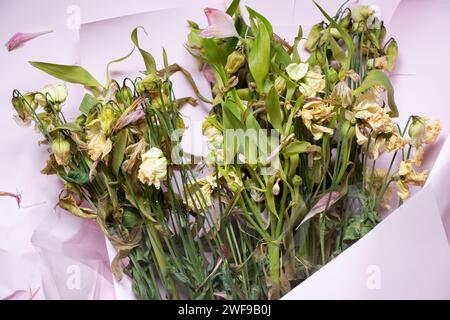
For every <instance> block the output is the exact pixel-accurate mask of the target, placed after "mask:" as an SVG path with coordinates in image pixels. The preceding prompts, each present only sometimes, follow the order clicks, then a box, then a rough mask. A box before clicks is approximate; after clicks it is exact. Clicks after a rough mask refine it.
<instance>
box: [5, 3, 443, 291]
mask: <svg viewBox="0 0 450 320" xmlns="http://www.w3.org/2000/svg"><path fill="white" fill-rule="evenodd" d="M318 7H319V6H318ZM319 10H321V11H322V13H323V14H324V17H325V18H326V21H325V22H324V21H322V22H320V23H318V24H316V25H314V26H313V27H312V29H311V31H310V33H309V35H308V37H307V39H306V41H303V40H304V39H303V34H302V29H301V27H300V28H299V32H298V35H297V37H296V38H295V40H294V43H293V44H292V45H291V44H289V43H288V42H287V41H285V40H284V39H282V38H280V37H279V36H277V35H276V34H275V33H274V31H273V28H272V25H271V24H270V22H269V21H268V20H267V19H266V18H265V17H263V16H262V15H261V14H259V13H258V12H256V11H254V10H252V9H251V8H247V11H248V14H249V21H250V23H249V24H247V23H246V22H245V20H244V18H243V17H242V15H241V13H240V11H239V1H236V0H235V1H233V2H232V3H231V5H230V7H229V8H228V10H227V12H226V13H225V12H221V11H219V10H216V9H205V13H206V15H207V18H208V27H207V28H206V29H203V30H202V29H200V28H199V26H198V25H197V24H196V23H195V22H192V21H190V22H189V25H190V29H191V31H190V33H189V35H188V42H187V45H186V48H187V49H188V50H189V52H190V53H191V54H192V55H193V56H194V57H196V58H197V59H198V61H199V64H200V67H201V70H202V71H203V72H204V74H205V76H206V77H207V79H208V80H209V81H210V82H211V91H212V96H213V101H209V100H208V99H206V98H205V97H203V96H202V95H201V94H200V92H199V90H198V89H197V87H196V85H195V83H194V82H193V80H192V77H191V75H190V74H189V73H188V72H187V71H186V70H185V69H183V68H182V67H181V66H179V65H177V64H173V65H169V64H168V61H167V57H166V56H165V53H163V56H164V68H163V69H161V70H158V69H157V68H156V64H155V60H154V58H153V57H152V55H151V54H150V53H149V52H147V51H145V50H144V49H142V48H141V47H140V46H139V42H138V30H139V28H136V29H135V30H133V32H132V34H131V40H132V42H133V44H134V48H133V50H132V51H131V52H130V54H128V55H127V56H125V57H122V58H119V59H117V60H114V61H112V62H110V63H109V64H108V66H107V68H106V69H107V71H106V73H107V81H106V84H105V85H101V84H100V83H99V82H98V81H97V80H96V79H95V78H94V77H93V76H92V75H91V74H90V73H89V72H88V71H86V70H85V69H83V68H82V67H80V66H67V65H56V64H50V63H43V62H32V63H31V64H32V65H33V66H34V67H37V68H39V69H41V70H43V71H44V72H47V73H48V74H50V75H53V76H55V77H56V78H58V79H61V80H63V81H66V82H70V83H78V84H81V85H83V86H84V87H85V89H86V92H87V93H86V94H85V96H84V98H83V100H82V102H81V104H80V107H79V110H80V115H79V116H78V117H77V118H76V119H74V120H70V121H68V120H66V118H65V116H64V112H63V111H64V108H65V106H64V104H65V101H66V97H67V89H66V87H65V85H63V84H57V85H51V86H47V87H45V88H43V89H42V90H40V91H37V92H28V93H25V94H21V93H20V92H19V91H17V90H16V91H14V93H13V99H12V104H13V106H14V108H15V110H16V111H17V120H18V121H20V122H21V123H25V124H28V123H30V122H33V123H34V124H35V126H36V129H37V130H38V131H39V132H40V133H41V134H42V135H43V137H44V140H43V142H42V143H43V144H46V145H48V150H49V153H50V158H49V160H48V161H47V166H46V167H45V168H44V169H43V170H42V173H43V174H55V175H57V176H58V177H59V178H60V179H61V181H62V182H63V184H64V187H63V191H62V192H61V194H60V195H59V202H58V204H59V206H60V207H61V208H63V209H65V210H67V211H69V212H70V213H72V214H74V215H76V216H78V217H81V218H87V219H96V221H97V222H98V224H99V225H100V227H101V228H102V230H103V231H104V233H105V235H106V236H107V237H108V238H109V239H110V241H111V242H112V244H113V245H114V246H115V248H116V249H117V256H116V257H115V259H114V260H113V262H112V271H113V273H114V275H115V277H116V278H118V279H120V278H121V277H122V274H123V272H126V273H127V274H128V275H130V276H131V278H132V283H133V290H134V292H135V293H136V295H137V296H138V297H139V298H141V299H164V298H168V299H178V298H189V299H264V298H271V299H273V298H278V297H280V296H281V295H282V294H284V293H286V292H287V291H289V290H290V288H291V287H292V286H293V285H296V284H298V283H300V282H301V281H303V280H304V279H305V278H307V277H308V276H309V275H310V274H311V273H313V272H314V271H316V270H317V269H319V268H320V267H321V266H322V265H324V264H325V263H327V262H328V261H329V260H330V259H332V258H333V257H334V256H336V255H337V254H339V253H340V252H342V250H344V249H345V248H346V247H348V246H349V245H351V244H352V243H353V242H355V241H356V240H358V239H359V238H361V237H362V236H364V234H366V233H367V232H368V231H369V230H370V229H371V228H373V227H374V226H375V225H376V224H377V223H378V222H379V220H380V215H379V213H380V212H381V210H382V208H383V207H387V206H389V205H390V204H391V203H392V201H391V200H390V199H391V197H392V196H393V194H394V193H393V192H392V190H391V188H392V187H393V186H395V187H396V190H397V194H398V197H399V199H400V202H401V201H404V200H405V199H406V198H407V197H408V192H409V186H411V185H414V186H421V185H423V183H424V181H425V179H426V177H427V172H426V171H425V170H424V171H420V172H419V167H420V165H421V159H422V155H423V146H424V144H430V143H433V142H434V141H435V140H436V137H437V135H438V134H439V131H440V126H439V122H433V123H431V122H429V120H428V119H426V118H424V117H418V116H411V117H410V118H409V121H408V123H407V124H406V126H405V127H404V128H400V127H399V126H398V124H397V123H396V122H395V121H394V118H395V117H396V116H398V111H397V107H396V105H395V102H394V90H393V88H392V85H391V83H390V82H389V79H388V76H387V73H388V72H390V71H392V69H393V68H394V65H395V60H396V57H397V44H396V42H395V40H393V39H390V40H388V41H387V42H385V41H384V37H385V33H386V30H385V28H384V26H383V23H382V22H381V21H379V20H378V18H377V17H376V16H375V14H374V11H373V10H372V9H371V8H370V7H367V6H362V7H356V8H354V9H351V10H350V9H348V8H345V9H344V7H341V8H340V9H339V10H338V12H337V13H336V15H335V16H334V17H330V16H329V15H328V14H327V13H325V12H324V11H323V10H322V9H321V8H320V7H319ZM300 45H303V46H304V48H305V49H306V50H307V51H309V53H310V54H309V57H308V58H307V59H306V60H302V59H301V58H300V54H299V50H298V48H299V46H300ZM135 50H136V51H138V52H139V53H140V54H141V56H142V58H143V61H144V65H145V74H144V75H143V76H142V77H137V78H136V79H134V80H132V79H129V78H126V79H125V80H123V81H122V83H119V82H117V81H115V80H111V79H110V78H109V71H108V69H109V65H110V64H111V63H118V62H121V61H124V60H125V59H126V58H128V57H129V56H130V55H131V54H132V53H133V52H134V51H135ZM175 72H182V73H183V74H184V75H185V76H186V77H187V79H188V81H189V83H190V84H191V85H192V87H193V89H194V92H195V93H196V94H197V98H198V99H201V100H203V101H205V102H210V103H211V104H212V109H211V112H210V115H209V116H208V117H207V119H205V121H204V124H203V135H204V136H205V138H206V142H207V145H208V152H207V154H206V155H205V157H204V163H205V164H206V166H205V167H206V168H207V171H208V172H207V173H206V175H205V174H204V173H203V172H201V170H202V169H203V168H202V166H195V165H193V164H191V163H190V162H189V161H188V157H187V156H186V155H185V154H184V153H183V150H182V148H181V146H180V142H181V139H182V136H183V132H184V128H185V126H184V122H183V120H182V118H181V117H180V114H179V109H180V108H181V107H182V106H183V105H184V104H186V103H188V104H191V105H195V103H196V99H194V98H193V97H184V98H178V99H177V98H176V97H175V94H174V92H173V89H172V84H171V81H170V76H171V75H172V74H173V73H175ZM385 101H386V102H385ZM383 153H385V154H388V155H390V156H391V159H390V162H389V165H388V166H387V169H386V168H384V167H380V166H379V165H377V160H378V159H379V157H382V154H383ZM397 160H398V161H397ZM396 161H397V162H396ZM379 162H380V161H379ZM200 176H202V178H200ZM125 258H127V260H128V263H127V264H126V265H123V264H124V260H125Z"/></svg>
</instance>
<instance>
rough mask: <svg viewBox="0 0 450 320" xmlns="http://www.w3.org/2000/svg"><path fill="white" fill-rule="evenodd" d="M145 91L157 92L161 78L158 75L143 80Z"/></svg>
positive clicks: (150, 75)
mask: <svg viewBox="0 0 450 320" xmlns="http://www.w3.org/2000/svg"><path fill="white" fill-rule="evenodd" d="M142 84H143V85H144V88H145V90H147V91H155V90H156V89H157V88H158V84H159V78H158V76H157V75H156V74H153V73H152V74H149V75H148V76H146V77H145V78H144V80H142Z"/></svg>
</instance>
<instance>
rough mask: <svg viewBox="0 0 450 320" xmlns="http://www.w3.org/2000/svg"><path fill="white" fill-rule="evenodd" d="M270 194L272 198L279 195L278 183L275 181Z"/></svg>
mask: <svg viewBox="0 0 450 320" xmlns="http://www.w3.org/2000/svg"><path fill="white" fill-rule="evenodd" d="M272 193H273V195H274V196H277V195H278V194H279V193H280V183H279V181H278V180H277V182H275V184H274V185H273V187H272Z"/></svg>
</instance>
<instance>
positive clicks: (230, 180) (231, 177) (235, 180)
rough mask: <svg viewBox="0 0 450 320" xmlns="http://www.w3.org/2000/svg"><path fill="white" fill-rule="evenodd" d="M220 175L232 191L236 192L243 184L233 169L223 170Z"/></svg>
mask: <svg viewBox="0 0 450 320" xmlns="http://www.w3.org/2000/svg"><path fill="white" fill-rule="evenodd" d="M221 176H223V177H224V178H225V180H226V181H227V185H228V187H229V188H230V190H231V191H232V192H237V191H238V190H239V189H241V188H242V187H243V186H244V183H243V182H242V179H241V178H240V177H239V176H238V175H237V174H236V172H234V171H233V170H226V171H225V170H223V171H222V172H221Z"/></svg>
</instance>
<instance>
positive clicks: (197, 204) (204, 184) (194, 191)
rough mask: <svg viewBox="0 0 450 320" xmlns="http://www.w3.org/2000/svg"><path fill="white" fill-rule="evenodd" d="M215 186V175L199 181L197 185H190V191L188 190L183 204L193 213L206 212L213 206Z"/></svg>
mask: <svg viewBox="0 0 450 320" xmlns="http://www.w3.org/2000/svg"><path fill="white" fill-rule="evenodd" d="M215 186H216V176H215V174H210V175H207V176H206V177H204V178H201V179H198V180H197V183H194V184H192V185H190V186H189V188H188V190H186V194H185V198H183V202H184V203H185V204H186V205H187V206H188V208H189V209H190V210H191V211H193V212H196V213H202V212H205V211H206V210H207V209H208V208H209V207H211V206H212V199H211V196H212V191H213V189H214V188H215Z"/></svg>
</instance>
